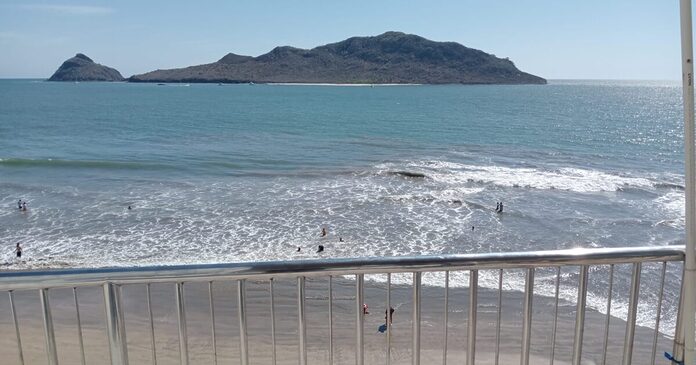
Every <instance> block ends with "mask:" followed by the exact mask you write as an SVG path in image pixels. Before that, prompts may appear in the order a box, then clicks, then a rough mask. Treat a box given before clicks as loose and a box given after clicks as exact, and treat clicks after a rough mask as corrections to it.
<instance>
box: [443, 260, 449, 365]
mask: <svg viewBox="0 0 696 365" xmlns="http://www.w3.org/2000/svg"><path fill="white" fill-rule="evenodd" d="M449 274H450V273H449V271H445V320H444V322H445V325H444V329H443V332H444V333H443V336H442V337H443V342H444V343H443V346H442V365H447V336H448V333H447V332H448V328H447V327H448V326H447V322H448V321H449Z"/></svg>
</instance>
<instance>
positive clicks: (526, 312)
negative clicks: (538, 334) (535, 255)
mask: <svg viewBox="0 0 696 365" xmlns="http://www.w3.org/2000/svg"><path fill="white" fill-rule="evenodd" d="M532 303H534V268H529V269H527V277H526V278H525V281H524V309H523V311H522V313H523V316H524V318H523V320H522V353H521V355H520V364H521V365H529V349H530V344H531V336H532Z"/></svg>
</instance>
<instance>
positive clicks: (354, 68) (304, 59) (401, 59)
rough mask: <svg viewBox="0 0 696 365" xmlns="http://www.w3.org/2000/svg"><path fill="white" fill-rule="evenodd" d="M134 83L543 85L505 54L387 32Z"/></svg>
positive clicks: (151, 75) (231, 57) (156, 74)
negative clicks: (497, 55)
mask: <svg viewBox="0 0 696 365" xmlns="http://www.w3.org/2000/svg"><path fill="white" fill-rule="evenodd" d="M129 81H133V82H214V83H218V82H222V83H250V82H256V83H340V84H546V80H545V79H543V78H541V77H538V76H534V75H531V74H528V73H525V72H522V71H520V70H519V69H517V67H515V65H514V64H513V63H512V61H510V60H509V59H507V58H498V57H496V56H494V55H491V54H488V53H485V52H483V51H479V50H477V49H473V48H468V47H465V46H463V45H461V44H459V43H455V42H434V41H431V40H428V39H425V38H423V37H419V36H417V35H413V34H404V33H401V32H387V33H384V34H381V35H378V36H375V37H353V38H349V39H346V40H344V41H341V42H338V43H331V44H327V45H324V46H320V47H316V48H313V49H309V50H307V49H300V48H294V47H287V46H286V47H276V48H274V49H273V50H272V51H270V52H268V53H266V54H263V55H261V56H258V57H249V56H240V55H236V54H233V53H229V54H227V55H226V56H224V57H223V58H221V59H220V60H218V61H217V62H213V63H209V64H205V65H198V66H191V67H186V68H178V69H171V70H156V71H152V72H148V73H145V74H141V75H135V76H132V77H131V78H130V79H129Z"/></svg>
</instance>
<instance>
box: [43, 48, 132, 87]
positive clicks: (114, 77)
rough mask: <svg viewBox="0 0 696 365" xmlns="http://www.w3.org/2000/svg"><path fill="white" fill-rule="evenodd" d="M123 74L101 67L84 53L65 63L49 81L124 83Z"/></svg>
mask: <svg viewBox="0 0 696 365" xmlns="http://www.w3.org/2000/svg"><path fill="white" fill-rule="evenodd" d="M123 80H124V78H123V76H121V73H119V72H118V71H116V70H115V69H113V68H111V67H107V66H104V65H100V64H98V63H95V62H94V61H92V59H91V58H89V57H87V56H85V55H84V54H82V53H78V54H76V55H75V57H73V58H70V59H69V60H67V61H65V62H63V64H62V65H60V67H59V68H58V70H56V72H55V73H54V74H53V76H51V77H50V78H49V79H48V81H123Z"/></svg>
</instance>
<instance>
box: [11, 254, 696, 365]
mask: <svg viewBox="0 0 696 365" xmlns="http://www.w3.org/2000/svg"><path fill="white" fill-rule="evenodd" d="M683 261H684V247H683V246H668V247H638V248H601V249H574V250H558V251H536V252H518V253H486V254H467V255H446V256H419V257H413V256H411V257H387V258H356V259H330V260H302V261H284V262H255V263H229V264H209V265H185V266H163V267H137V268H101V269H60V270H38V271H6V272H0V291H6V292H8V293H9V294H8V295H9V303H10V316H11V321H12V323H13V325H14V330H15V336H16V343H17V353H18V359H19V363H20V364H22V365H23V364H24V357H25V352H24V351H25V350H24V348H23V347H22V342H21V336H20V332H21V331H20V326H19V324H18V321H17V312H16V307H15V297H14V294H15V292H17V291H31V290H36V291H38V294H39V296H38V300H39V302H40V303H41V308H42V320H43V333H44V338H45V345H46V347H45V348H46V354H47V360H48V364H51V365H55V364H58V351H57V346H56V335H55V331H54V325H53V319H52V310H51V306H50V302H49V291H50V290H54V289H57V288H72V290H73V297H74V306H75V311H76V316H75V318H76V321H77V323H76V326H77V328H78V336H79V351H80V359H81V362H82V363H83V364H84V363H85V355H84V344H83V340H82V336H83V335H82V325H81V323H80V310H81V308H83V307H84V305H80V304H79V303H78V295H77V293H78V291H79V290H82V288H84V287H90V286H91V287H94V286H97V287H101V288H102V290H103V295H104V309H105V311H104V313H105V322H106V327H107V333H106V336H107V338H108V344H109V350H110V358H111V363H112V364H113V365H117V364H128V345H127V342H126V327H125V325H124V323H125V317H126V316H127V313H125V310H124V307H123V303H122V295H123V294H122V291H121V287H122V286H123V285H126V284H134V285H144V286H145V287H146V296H147V298H145V299H146V303H147V309H148V316H149V330H150V341H151V345H152V352H151V360H152V363H153V364H157V363H158V354H157V351H156V350H155V331H154V324H153V316H152V293H151V290H150V285H151V284H153V283H173V284H174V289H175V290H174V293H175V298H176V301H175V307H176V321H177V331H178V342H179V361H180V363H181V364H182V365H187V364H189V344H188V342H189V340H188V335H187V321H186V313H187V309H186V306H185V300H184V287H185V284H186V283H192V282H203V283H207V284H208V300H209V305H210V306H209V311H210V317H211V319H212V320H211V323H210V325H211V331H212V339H213V341H212V352H213V359H214V362H215V363H217V353H218V348H217V347H218V344H217V341H216V338H215V333H216V328H215V325H216V319H215V306H214V301H213V282H216V283H218V282H226V281H233V282H235V283H236V297H237V317H238V318H237V320H238V324H239V342H240V343H239V348H240V359H239V362H240V363H241V364H243V365H247V364H248V363H249V344H248V341H249V339H248V335H247V325H248V324H247V312H248V311H249V309H248V307H247V306H248V305H249V303H248V302H247V299H246V297H247V291H246V282H247V281H248V280H254V281H255V282H257V281H259V280H260V281H267V282H268V285H269V287H268V288H269V293H270V298H269V299H270V309H269V312H270V322H271V325H270V332H271V339H272V348H273V353H272V363H273V364H275V363H276V357H277V353H276V352H277V350H276V314H275V312H276V307H275V304H274V303H275V300H276V298H277V297H276V293H275V290H274V281H275V279H280V278H285V279H288V278H291V279H292V280H295V281H296V299H297V317H298V323H297V333H298V354H297V356H298V362H299V363H300V364H301V365H305V364H307V314H306V309H305V300H306V293H305V279H306V278H308V277H328V300H329V303H328V304H329V306H328V313H329V322H328V333H329V336H328V337H329V338H328V342H329V346H328V347H329V350H328V352H329V360H328V362H329V363H333V362H334V354H333V350H334V341H335V340H336V339H335V338H334V337H335V336H336V334H335V332H334V324H333V315H332V311H333V308H334V304H333V302H332V300H333V298H334V295H333V290H334V289H333V285H332V283H333V281H334V279H335V277H337V276H345V275H354V276H355V297H354V298H355V299H354V311H355V331H354V336H355V344H356V345H355V358H356V364H358V365H362V364H364V357H365V354H364V347H365V343H364V325H365V323H364V321H365V315H364V314H363V310H362V305H363V303H364V295H365V294H364V291H365V275H366V274H386V276H387V283H386V290H387V295H386V298H385V299H384V302H385V307H386V308H390V307H391V303H390V300H391V286H392V274H395V273H411V275H412V277H413V281H412V283H413V285H412V299H413V301H412V341H411V348H412V349H411V351H412V352H411V353H412V363H413V364H414V365H415V364H419V363H420V361H421V355H420V351H421V299H422V294H421V289H422V284H421V277H422V275H423V273H430V272H444V276H445V297H444V305H445V308H446V309H445V323H444V326H443V327H444V329H443V331H444V333H443V336H444V344H443V349H442V352H443V363H444V364H446V362H447V353H448V348H447V343H448V341H447V336H448V313H449V310H448V308H449V306H448V301H449V292H450V274H451V273H456V272H462V271H463V272H467V273H468V276H469V285H468V293H469V295H468V298H467V299H468V303H469V306H468V308H469V310H468V315H467V318H468V321H467V333H468V335H467V342H466V363H467V364H468V365H473V364H474V363H475V361H476V338H477V316H478V309H477V308H478V305H477V300H478V297H479V295H478V289H479V284H478V280H479V271H480V270H497V271H498V288H497V290H498V297H497V313H496V318H497V320H496V321H497V323H496V335H495V339H496V344H495V364H496V365H497V364H498V363H499V355H500V341H501V333H500V324H501V312H502V305H501V304H502V302H501V301H502V294H503V272H504V271H505V270H514V269H523V270H524V272H525V285H524V295H523V297H524V300H523V311H522V315H521V318H520V320H521V322H522V333H521V338H522V347H521V354H520V362H519V363H520V364H521V365H528V364H529V362H530V349H531V340H532V332H531V328H532V313H533V312H532V308H533V305H534V301H533V299H534V288H535V286H534V275H535V272H537V270H538V269H540V268H544V269H548V268H551V269H554V268H555V272H556V274H555V277H556V278H555V298H554V299H555V308H554V315H553V327H552V328H553V329H552V335H551V339H550V342H551V343H550V344H549V345H550V348H551V353H550V354H549V361H550V364H551V365H553V361H554V357H555V356H554V351H555V348H556V329H557V321H558V303H559V285H560V280H561V267H565V266H575V267H579V276H578V282H577V290H578V291H577V293H578V295H577V300H576V303H575V304H576V305H577V311H576V315H575V330H574V334H573V338H574V339H573V347H572V364H574V365H579V364H580V363H581V360H582V357H583V349H582V345H583V335H584V328H585V315H586V305H587V293H588V273H589V270H590V268H591V267H595V266H608V268H609V284H608V285H609V291H608V293H609V295H608V299H607V307H606V311H607V313H608V315H607V316H606V322H605V330H604V340H603V341H604V342H603V354H602V358H603V362H602V363H603V364H604V363H606V356H607V346H608V345H609V343H608V338H609V319H610V316H609V315H610V314H611V309H612V295H611V293H612V286H613V283H614V280H613V279H614V267H615V265H619V264H629V265H632V275H631V280H630V293H629V296H628V298H627V299H628V313H627V318H626V323H627V324H626V329H625V338H624V343H623V354H622V359H623V360H622V364H624V365H628V364H631V363H632V355H633V342H634V336H635V329H636V314H637V308H638V302H639V300H640V297H639V289H640V277H641V269H642V267H643V264H644V263H661V271H660V273H661V274H660V279H659V280H660V290H659V299H658V301H657V308H656V310H657V319H656V326H655V332H654V338H653V346H652V360H651V361H650V363H651V364H654V362H655V355H656V346H657V339H658V330H659V325H660V323H659V321H660V312H661V309H662V301H663V300H662V299H663V292H664V287H665V285H664V284H665V277H666V275H665V273H666V269H667V265H668V262H683ZM671 284H673V286H674V285H681V283H671ZM293 300H294V299H293ZM678 313H679V315H678V317H681V310H679V311H678ZM676 327H677V328H676V331H675V332H676V335H675V345H674V352H675V355H676V356H677V358H681V356H683V344H684V342H683V338H680V336H679V333H680V327H681V321H680V320H679V319H678V320H677V323H676ZM391 331H392V330H391V326H387V330H386V332H387V333H386V336H387V341H386V343H387V345H386V349H385V352H386V362H387V364H389V363H390V361H391V356H390V352H391V347H392V346H391ZM338 340H341V341H343V340H346V339H345V338H338ZM283 355H287V354H283Z"/></svg>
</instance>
